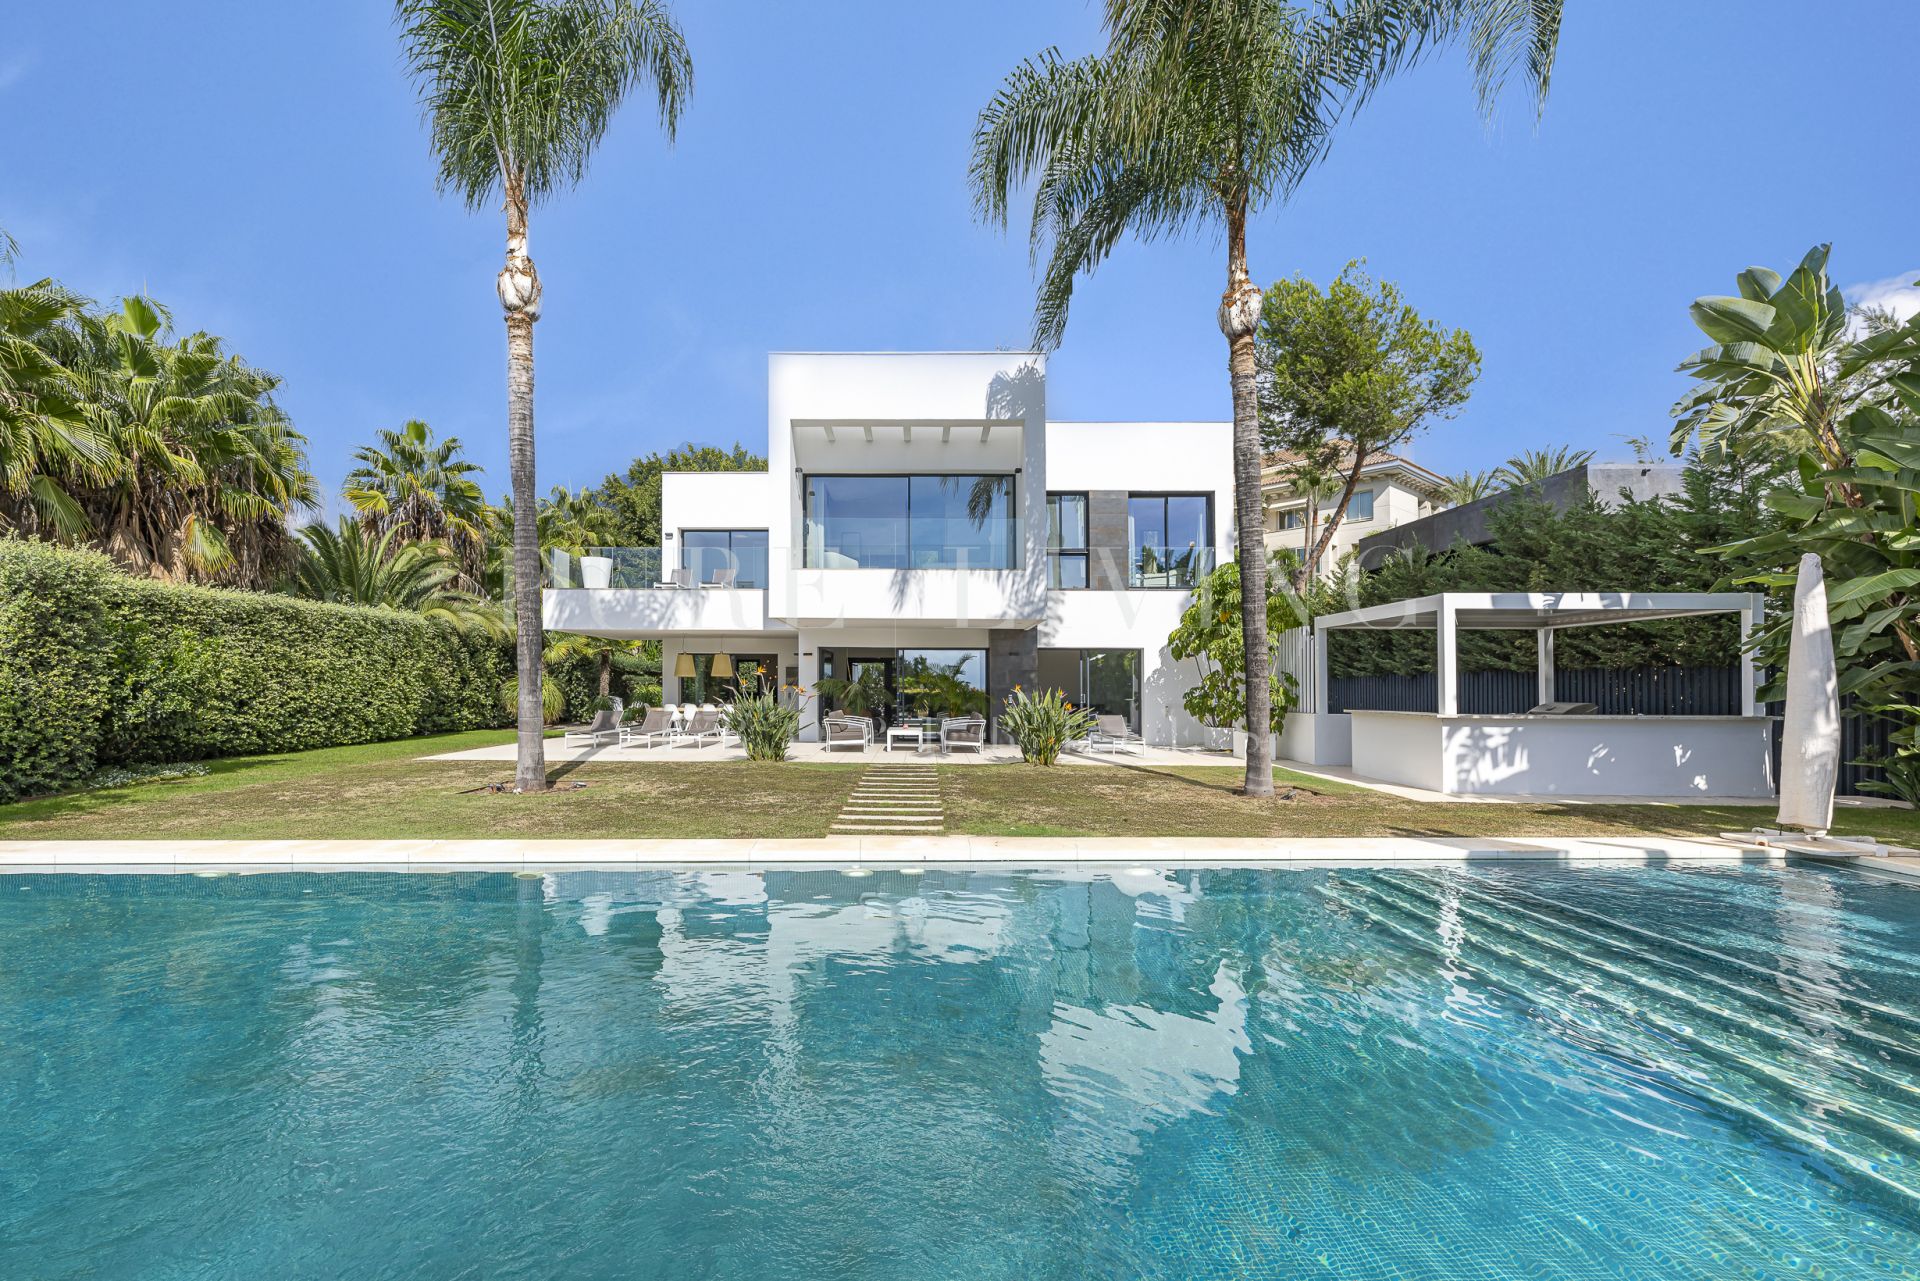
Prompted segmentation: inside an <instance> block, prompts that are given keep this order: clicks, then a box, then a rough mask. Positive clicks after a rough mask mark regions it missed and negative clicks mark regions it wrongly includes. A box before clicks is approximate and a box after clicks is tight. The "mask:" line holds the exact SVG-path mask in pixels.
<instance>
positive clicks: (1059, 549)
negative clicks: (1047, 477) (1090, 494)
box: [1047, 494, 1087, 587]
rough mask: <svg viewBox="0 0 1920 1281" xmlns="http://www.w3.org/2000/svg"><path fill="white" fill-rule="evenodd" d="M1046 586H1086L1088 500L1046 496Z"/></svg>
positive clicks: (1065, 496) (1068, 496) (1075, 497)
mask: <svg viewBox="0 0 1920 1281" xmlns="http://www.w3.org/2000/svg"><path fill="white" fill-rule="evenodd" d="M1047 585H1048V586H1049V587H1085V586H1086V585H1087V496H1086V495H1085V494H1048V495H1047Z"/></svg>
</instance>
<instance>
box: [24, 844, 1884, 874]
mask: <svg viewBox="0 0 1920 1281" xmlns="http://www.w3.org/2000/svg"><path fill="white" fill-rule="evenodd" d="M1676 861H1684V862H1701V861H1707V862H1729V861H1733V862H1748V863H1776V862H1782V861H1784V859H1783V856H1782V855H1781V853H1780V851H1778V850H1769V849H1764V848H1761V847H1759V846H1757V845H1751V844H1745V843H1737V842H1733V841H1728V840H1725V839H1718V838H1712V837H1699V838H1687V837H1651V836H1641V837H1629V836H1590V837H1540V838H1531V837H1499V838H1494V837H1438V836H1436V837H1410V836H1396V837H1313V838H1304V837H1302V838H1279V839H1269V838H1258V839H1255V838H1230V837H1147V838H1137V839H1127V838H1111V837H1103V838H1091V837H1089V838H1078V837H1012V836H921V837H916V836H887V837H881V836H849V837H826V838H821V839H809V840H793V839H744V840H498V839H495V840H459V841H456V840H375V841H348V840H254V841H241V840H186V841H174V840H119V841H57V840H46V841H0V873H5V872H22V871H82V870H86V871H139V872H168V871H201V870H210V869H211V870H235V871H329V870H356V871H381V870H386V871H462V870H483V871H550V870H565V869H597V868H604V869H622V870H645V869H674V868H680V869H699V868H712V867H727V868H747V869H753V868H804V867H824V868H845V867H853V866H862V865H866V866H875V867H897V866H917V865H923V864H924V865H934V864H943V865H995V866H1009V867H1011V866H1019V867H1060V866H1081V865H1088V866H1102V865H1130V864H1138V863H1149V864H1153V865H1157V866H1165V865H1168V864H1187V865H1195V866H1210V867H1224V866H1258V867H1291V866H1324V865H1327V864H1341V865H1346V866H1370V865H1380V866H1395V865H1401V864H1407V863H1456V864H1462V863H1489V862H1499V863H1525V862H1549V863H1636V862H1637V863H1643V864H1662V863H1670V862H1676ZM1875 861H1876V862H1884V861H1886V860H1875Z"/></svg>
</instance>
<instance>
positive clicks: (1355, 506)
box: [1347, 489, 1373, 520]
mask: <svg viewBox="0 0 1920 1281" xmlns="http://www.w3.org/2000/svg"><path fill="white" fill-rule="evenodd" d="M1347 519H1348V520H1372V519H1373V491H1372V490H1371V489H1356V490H1354V491H1353V497H1352V498H1350V499H1348V500H1347Z"/></svg>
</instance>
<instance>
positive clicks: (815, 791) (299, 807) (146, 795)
mask: <svg viewBox="0 0 1920 1281" xmlns="http://www.w3.org/2000/svg"><path fill="white" fill-rule="evenodd" d="M510 740H511V735H510V734H508V733H506V732H504V731H499V730H487V731H477V732H474V733H470V734H449V735H443V736H440V737H435V738H424V739H409V740H405V741H401V742H394V743H375V744H370V745H367V746H363V747H336V748H328V749H325V750H323V751H316V752H297V753H288V754H283V755H276V756H256V757H244V758H237V759H233V760H225V761H215V762H210V763H209V768H210V770H211V773H209V774H208V775H207V776H206V777H204V778H189V779H174V780H169V781H164V782H153V783H141V784H136V785H134V786H131V787H123V788H114V789H111V790H107V791H97V792H87V793H82V794H78V795H73V796H62V797H52V798H48V799H44V800H37V801H26V802H22V803H19V804H16V805H8V806H0V840H31V839H35V838H63V839H86V838H101V839H111V838H139V839H154V840H165V839H170V838H171V839H186V838H192V837H231V838H271V837H315V838H322V837H326V838H377V837H447V838H475V837H489V836H494V837H571V838H593V837H753V836H785V837H808V836H824V835H826V834H827V828H828V825H829V824H830V823H831V822H832V821H833V817H834V815H835V814H836V813H837V812H838V810H839V808H840V805H841V802H842V801H844V800H845V799H846V796H847V793H848V792H849V791H850V790H851V788H852V787H853V784H854V780H855V779H856V778H857V777H858V775H859V773H860V771H861V769H862V768H863V766H862V765H860V764H856V763H854V762H851V761H849V762H847V763H844V764H840V763H836V764H831V765H829V764H804V765H803V764H795V763H788V764H780V765H757V764H752V763H749V762H744V761H741V762H700V763H692V762H679V763H671V764H667V763H661V762H648V763H644V764H604V765H600V764H583V765H573V764H561V765H556V766H554V767H553V776H554V778H555V780H556V782H557V783H559V784H560V790H556V791H554V792H551V793H547V794H545V795H540V796H514V795H511V794H504V793H503V794H494V793H489V792H488V791H487V790H486V787H487V785H488V784H489V783H498V782H506V781H510V780H511V778H512V775H513V770H512V767H511V765H509V764H507V763H505V762H457V763H456V762H447V761H421V760H417V759H415V758H417V757H420V756H423V755H428V754H432V753H440V752H453V751H460V750H464V749H466V748H472V747H480V746H485V745H487V744H491V743H502V742H508V741H510ZM941 773H942V776H943V782H944V788H943V791H944V794H945V798H946V803H947V830H948V831H949V832H964V833H974V834H979V835H1008V836H1578V835H1627V834H1631V833H1636V832H1646V833H1659V834H1667V835H1690V834H1701V833H1711V832H1717V831H1721V830H1726V829H1739V828H1748V827H1752V826H1754V825H1755V824H1756V823H1763V822H1765V821H1767V820H1768V819H1769V818H1771V813H1770V811H1768V810H1766V809H1762V808H1740V807H1727V808H1702V807H1696V806H1680V805H1561V804H1554V803H1550V802H1541V803H1537V804H1526V805H1490V804H1482V805H1471V804H1429V803H1423V802H1418V801H1405V800H1400V799H1397V798H1395V797H1391V796H1384V795H1381V794H1380V793H1377V792H1371V791H1368V790H1366V789H1364V788H1358V787H1352V786H1348V785H1344V784H1339V783H1327V782H1321V781H1319V780H1316V779H1310V778H1307V777H1305V776H1302V775H1298V774H1291V773H1288V772H1287V771H1279V772H1278V780H1277V781H1278V783H1279V785H1280V792H1281V795H1279V796H1276V797H1275V798H1274V799H1272V800H1265V801H1250V800H1248V799H1247V798H1245V797H1243V796H1240V795H1238V794H1236V793H1235V791H1234V788H1235V786H1236V785H1237V784H1238V782H1239V777H1240V772H1239V770H1237V769H1234V768H1230V767H1219V766H1195V767H1186V768H1177V769H1166V768H1160V767H1154V766H1143V765H1119V766H1117V767H1114V768H1107V769H1093V768H1088V767H1085V766H1068V765H1063V766H1059V767H1057V768H1055V769H1051V770H1047V769H1039V768H1036V767H1032V766H1026V765H988V766H980V765H962V766H953V767H950V768H946V769H943V770H942V771H941ZM574 783H584V784H586V786H585V787H582V788H577V789H576V788H573V787H571V786H570V785H571V784H574ZM1835 827H1836V830H1838V831H1841V832H1878V833H1883V834H1886V835H1889V836H1894V837H1897V838H1902V839H1904V840H1905V841H1907V842H1908V843H1914V842H1915V841H1920V815H1916V814H1915V813H1914V812H1913V811H1911V810H1885V809H1877V810H1842V811H1841V813H1840V815H1839V817H1838V820H1837V822H1836V824H1835Z"/></svg>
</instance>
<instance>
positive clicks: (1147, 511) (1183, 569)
mask: <svg viewBox="0 0 1920 1281" xmlns="http://www.w3.org/2000/svg"><path fill="white" fill-rule="evenodd" d="M1127 543H1128V560H1127V564H1128V585H1129V586H1132V587H1192V586H1193V585H1194V584H1196V583H1198V582H1199V581H1200V580H1201V579H1202V578H1205V577H1206V576H1207V573H1208V572H1209V571H1210V570H1212V568H1213V496H1212V495H1211V494H1131V495H1129V496H1128V498H1127Z"/></svg>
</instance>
